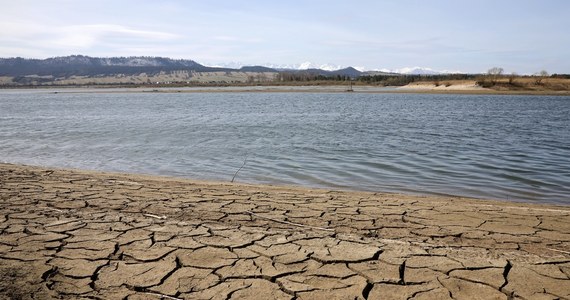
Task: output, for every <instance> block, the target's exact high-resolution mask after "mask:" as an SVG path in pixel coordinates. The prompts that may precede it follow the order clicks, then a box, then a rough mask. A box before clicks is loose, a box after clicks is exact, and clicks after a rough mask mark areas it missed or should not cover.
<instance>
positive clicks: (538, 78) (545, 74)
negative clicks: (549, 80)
mask: <svg viewBox="0 0 570 300" xmlns="http://www.w3.org/2000/svg"><path fill="white" fill-rule="evenodd" d="M535 77H536V79H535V80H534V82H535V83H536V85H541V84H542V80H544V78H546V77H548V72H546V70H542V71H540V72H538V74H536V75H535Z"/></svg>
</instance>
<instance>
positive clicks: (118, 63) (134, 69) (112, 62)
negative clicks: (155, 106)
mask: <svg viewBox="0 0 570 300" xmlns="http://www.w3.org/2000/svg"><path fill="white" fill-rule="evenodd" d="M180 70H186V71H195V72H216V71H233V70H232V69H225V68H212V67H206V66H203V65H201V64H199V63H197V62H195V61H193V60H186V59H170V58H165V57H147V56H133V57H109V58H101V57H89V56H83V55H72V56H64V57H54V58H48V59H26V58H20V57H17V58H0V76H10V77H17V76H27V75H38V76H54V77H70V76H74V75H75V76H95V75H113V74H125V75H134V74H140V73H151V74H152V73H158V72H162V71H165V72H169V71H180Z"/></svg>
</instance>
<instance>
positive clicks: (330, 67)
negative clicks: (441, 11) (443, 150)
mask: <svg viewBox="0 0 570 300" xmlns="http://www.w3.org/2000/svg"><path fill="white" fill-rule="evenodd" d="M204 65H206V66H209V67H218V68H233V69H239V68H241V67H244V66H252V64H246V63H242V62H229V63H218V64H204ZM259 66H262V67H267V68H272V69H275V70H309V69H319V70H323V71H337V70H341V69H345V68H347V67H348V66H342V65H336V64H331V63H326V64H318V63H313V62H308V61H307V62H303V63H299V64H273V63H264V64H259ZM354 68H355V69H356V70H358V71H360V72H367V71H372V72H384V73H398V74H406V75H438V74H457V73H462V72H461V71H453V70H434V69H432V68H427V67H418V66H416V67H404V68H399V69H386V68H383V69H368V68H365V67H354Z"/></svg>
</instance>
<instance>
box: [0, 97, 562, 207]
mask: <svg viewBox="0 0 570 300" xmlns="http://www.w3.org/2000/svg"><path fill="white" fill-rule="evenodd" d="M569 133H570V97H549V96H540V97H537V96H499V95H428V94H358V93H331V94H325V93H259V92H258V93H58V94H53V93H47V92H42V91H39V92H34V93H31V92H26V91H21V92H17V91H1V92H0V161H4V162H12V163H25V164H34V165H46V166H58V167H73V168H84V169H96V170H105V171H122V172H140V173H149V174H161V175H173V176H184V177H190V178H199V179H215V180H227V181H229V180H230V179H231V178H232V176H233V174H234V173H235V171H236V170H237V169H238V168H239V167H240V166H241V165H242V163H243V161H244V159H245V157H246V156H247V157H248V160H247V164H246V166H245V167H244V168H243V169H242V170H241V171H240V173H239V175H238V176H237V179H236V181H241V182H253V183H272V184H296V185H305V186H315V187H328V188H343V189H359V190H373V191H390V192H413V193H425V194H453V195H464V196H473V197H482V198H499V199H510V200H526V201H536V202H551V203H565V204H570V134H569Z"/></svg>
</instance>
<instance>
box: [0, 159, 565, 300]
mask: <svg viewBox="0 0 570 300" xmlns="http://www.w3.org/2000/svg"><path fill="white" fill-rule="evenodd" d="M0 276H1V277H2V278H0V299H2V296H4V298H6V299H10V298H17V297H23V298H27V297H30V296H32V297H34V298H39V299H45V298H64V299H77V298H103V299H160V297H164V296H165V295H166V296H168V298H165V299H227V298H228V299H260V298H265V299H293V298H295V297H296V298H297V299H349V298H350V299H355V298H356V299H366V298H367V299H416V298H418V299H419V298H423V299H451V297H453V298H454V299H475V298H479V299H508V298H509V297H515V298H516V297H524V298H525V299H530V298H539V297H542V298H545V299H547V298H548V299H551V298H557V297H558V298H570V289H569V288H568V287H569V286H570V207H567V206H552V205H530V204H521V203H509V202H496V201H481V200H473V199H465V198H449V197H417V196H406V195H395V194H379V193H365V192H338V191H327V190H316V189H302V188H287V187H272V186H258V185H241V184H230V183H211V182H197V181H190V180H182V179H176V178H164V177H151V176H138V175H122V174H106V173H96V172H85V171H72V170H56V169H45V168H36V167H25V166H16V165H8V164H0Z"/></svg>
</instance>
